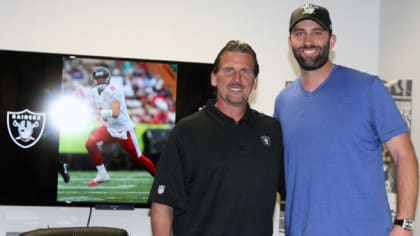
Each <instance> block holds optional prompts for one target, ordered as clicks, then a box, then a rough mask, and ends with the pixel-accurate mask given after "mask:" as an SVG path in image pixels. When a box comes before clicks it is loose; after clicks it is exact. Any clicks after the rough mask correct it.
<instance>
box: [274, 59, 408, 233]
mask: <svg viewBox="0 0 420 236" xmlns="http://www.w3.org/2000/svg"><path fill="white" fill-rule="evenodd" d="M274 117H275V118H276V119H277V120H279V121H280V123H281V125H282V127H283V141H284V152H285V155H284V159H285V171H286V191H287V195H286V212H285V214H286V215H285V217H286V218H285V228H286V235H288V236H320V235H322V236H338V235H340V236H346V235H349V236H350V235H351V236H354V235H357V236H363V235H366V236H372V235H375V236H378V235H384V236H385V235H388V232H389V231H390V230H391V228H392V219H391V211H390V208H389V205H388V200H387V195H386V190H385V183H384V182H385V179H384V172H383V162H382V143H383V142H385V141H387V140H389V139H391V138H392V137H395V136H397V135H399V134H402V133H405V132H408V127H407V125H406V124H405V122H404V120H403V119H402V117H401V115H400V113H399V110H398V108H397V106H396V104H395V102H394V100H393V98H392V97H391V95H390V94H389V92H388V90H387V89H386V88H385V86H384V85H383V82H382V81H381V80H380V79H379V78H378V77H377V76H372V75H369V74H366V73H363V72H359V71H356V70H353V69H350V68H346V67H343V66H338V65H334V68H333V70H332V71H331V73H330V75H329V76H328V78H327V79H326V80H325V81H324V82H323V83H322V84H321V85H320V86H319V87H318V88H317V89H316V90H314V91H313V92H308V91H306V90H304V88H303V87H302V83H301V78H298V79H297V80H295V81H294V82H293V83H292V84H291V85H290V86H288V87H287V88H286V89H284V90H283V91H282V92H281V93H280V94H279V95H278V96H277V98H276V102H275V112H274Z"/></svg>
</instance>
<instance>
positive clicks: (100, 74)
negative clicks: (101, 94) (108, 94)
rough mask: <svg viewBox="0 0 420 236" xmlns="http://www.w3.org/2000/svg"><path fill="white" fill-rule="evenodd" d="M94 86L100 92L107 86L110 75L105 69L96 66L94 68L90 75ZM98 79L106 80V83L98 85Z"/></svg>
mask: <svg viewBox="0 0 420 236" xmlns="http://www.w3.org/2000/svg"><path fill="white" fill-rule="evenodd" d="M92 77H93V81H94V85H95V86H96V87H98V88H99V89H100V90H103V89H104V88H105V87H106V86H108V85H109V81H110V79H111V73H110V72H109V70H108V69H107V68H106V67H103V66H98V67H96V68H95V70H94V71H93V73H92ZM100 78H106V81H105V83H104V84H98V83H97V79H100Z"/></svg>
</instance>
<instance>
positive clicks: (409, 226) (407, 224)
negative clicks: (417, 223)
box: [394, 218, 414, 231]
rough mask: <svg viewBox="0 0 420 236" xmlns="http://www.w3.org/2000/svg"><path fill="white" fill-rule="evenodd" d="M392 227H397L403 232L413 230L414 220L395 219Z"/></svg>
mask: <svg viewBox="0 0 420 236" xmlns="http://www.w3.org/2000/svg"><path fill="white" fill-rule="evenodd" d="M394 225H399V226H401V227H402V228H403V229H405V230H410V231H411V230H413V229H414V220H412V219H406V218H404V219H395V220H394Z"/></svg>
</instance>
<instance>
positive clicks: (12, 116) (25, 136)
mask: <svg viewBox="0 0 420 236" xmlns="http://www.w3.org/2000/svg"><path fill="white" fill-rule="evenodd" d="M44 126H45V113H35V112H32V111H30V110H28V109H25V110H23V111H19V112H14V111H8V112H7V129H8V130H9V135H10V137H11V138H12V140H13V142H15V143H16V144H17V145H18V146H19V147H21V148H30V147H32V146H33V145H35V144H36V143H37V142H38V141H39V139H40V138H41V136H42V133H43V132H44Z"/></svg>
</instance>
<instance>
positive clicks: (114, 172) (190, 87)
mask: <svg viewBox="0 0 420 236" xmlns="http://www.w3.org/2000/svg"><path fill="white" fill-rule="evenodd" d="M98 65H102V66H106V67H107V68H109V71H110V72H111V75H112V76H111V81H110V83H113V84H115V85H117V86H120V87H121V88H122V89H123V91H124V93H125V96H126V101H127V107H128V110H129V113H130V116H131V118H132V120H133V121H134V123H135V125H136V132H137V136H138V141H139V144H140V148H141V149H142V151H143V153H145V154H146V155H148V156H149V157H150V158H151V159H152V161H154V162H155V163H157V162H158V161H159V155H160V152H161V151H162V150H163V149H164V146H165V141H166V137H167V135H168V133H169V132H170V130H171V128H172V127H173V126H174V125H175V124H176V122H177V121H178V120H180V119H181V118H183V117H184V116H186V115H188V114H191V113H193V112H195V111H197V110H198V109H199V107H200V106H202V105H203V104H205V101H206V100H207V99H208V98H209V97H212V96H213V89H212V88H211V86H210V73H211V69H212V65H211V64H208V63H195V62H184V61H163V60H151V59H142V58H112V57H101V56H88V55H68V54H59V53H42V52H23V51H11V50H0V77H1V78H0V84H1V86H0V98H1V99H0V112H1V114H0V124H1V126H0V127H1V131H0V132H1V134H0V139H1V156H0V183H1V186H2V191H1V192H0V205H37V206H50V205H53V206H90V207H98V208H99V207H105V208H107V207H109V208H113V209H115V208H125V207H128V208H130V207H132V208H142V207H149V205H148V204H147V197H148V195H149V190H150V187H151V184H152V181H153V177H152V176H151V175H149V174H148V172H146V171H145V170H144V169H142V167H141V166H138V165H136V164H135V163H133V162H132V161H131V160H130V159H129V158H128V157H127V154H126V153H125V152H124V151H123V150H122V149H121V148H120V147H119V146H118V144H116V145H114V144H110V145H102V146H101V151H102V152H103V154H104V159H105V165H106V166H107V169H108V171H109V172H110V175H111V178H112V180H111V181H110V182H108V183H104V184H101V185H98V186H95V187H89V186H88V185H87V183H88V181H89V180H90V179H92V178H93V177H94V176H95V175H96V168H95V166H94V164H93V163H92V162H91V160H90V158H89V157H88V155H87V151H86V148H85V146H84V144H85V141H86V139H87V136H88V135H89V133H90V132H92V130H93V129H94V128H95V127H97V126H98V125H99V122H100V120H99V119H98V115H97V112H95V109H92V107H91V103H92V98H91V94H90V93H91V90H92V89H93V86H92V79H91V73H92V71H93V69H94V68H95V67H96V66H98ZM64 164H65V165H67V167H68V170H69V172H68V173H69V176H70V179H69V180H68V181H66V180H65V179H64V178H63V176H62V175H61V174H60V171H59V170H60V168H62V167H63V165H64Z"/></svg>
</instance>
